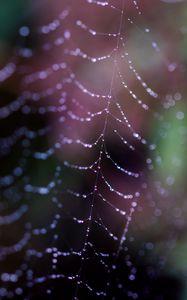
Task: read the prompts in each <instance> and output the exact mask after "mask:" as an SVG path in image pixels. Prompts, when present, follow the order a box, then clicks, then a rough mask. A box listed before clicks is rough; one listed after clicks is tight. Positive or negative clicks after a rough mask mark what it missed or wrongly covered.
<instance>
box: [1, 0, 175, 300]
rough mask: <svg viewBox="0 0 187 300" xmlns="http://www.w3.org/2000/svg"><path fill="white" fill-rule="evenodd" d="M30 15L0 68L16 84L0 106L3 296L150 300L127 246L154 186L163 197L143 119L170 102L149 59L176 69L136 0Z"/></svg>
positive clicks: (60, 4)
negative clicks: (154, 176) (155, 178)
mask: <svg viewBox="0 0 187 300" xmlns="http://www.w3.org/2000/svg"><path fill="white" fill-rule="evenodd" d="M151 5H154V4H151ZM34 11H35V12H36V11H37V14H38V15H39V17H38V20H37V21H36V22H35V24H34V26H27V25H24V26H22V27H21V28H20V29H19V46H17V47H16V49H14V53H13V55H12V58H11V59H9V61H8V62H7V64H6V65H5V66H3V67H2V68H1V70H0V81H1V83H2V84H4V85H5V86H6V82H7V81H8V82H9V81H10V80H12V82H14V83H15V82H16V80H18V83H16V84H17V91H16V92H13V91H9V93H8V95H7V94H6V95H5V96H6V99H8V103H7V100H6V103H4V104H1V108H0V119H1V124H2V130H1V131H2V133H1V141H0V142H1V169H2V170H1V174H2V175H1V178H0V186H1V204H0V209H1V216H0V225H1V246H0V265H1V267H0V279H1V287H0V299H7V298H8V299H9V298H13V299H19V298H20V299H25V300H26V299H48V298H50V299H97V298H98V299H99V298H100V299H127V298H128V299H147V298H146V296H142V292H141V287H140V286H138V284H136V283H135V282H136V281H138V280H139V279H138V276H143V275H142V274H143V271H142V270H141V271H140V273H138V272H139V271H138V265H139V262H137V261H136V259H134V257H135V256H136V254H134V253H135V252H136V249H135V248H134V249H133V241H134V240H135V239H136V238H138V231H140V230H141V229H140V228H141V226H140V223H141V217H138V214H137V212H139V213H140V212H141V210H142V209H144V208H145V209H146V204H147V206H148V203H150V202H151V201H152V202H151V203H153V200H152V199H153V194H154V192H155V194H157V195H159V197H160V198H162V197H163V198H165V197H169V187H168V189H164V188H163V187H162V186H161V185H159V184H158V182H157V183H156V184H155V186H151V187H150V183H151V182H152V185H154V184H153V181H151V179H150V178H151V176H152V175H151V174H152V170H154V162H153V160H152V158H153V152H154V153H155V154H154V155H155V157H156V158H157V161H158V160H159V159H160V156H159V153H158V149H157V141H154V139H153V138H152V137H151V130H150V128H149V126H148V124H149V122H150V121H151V120H154V122H155V123H157V122H158V123H159V122H162V120H163V118H164V117H163V115H162V113H161V111H162V109H163V107H164V108H167V109H168V108H169V106H170V103H171V101H170V100H171V99H170V98H168V96H167V97H165V96H166V95H165V92H164V91H163V94H162V95H161V94H160V92H157V90H159V89H158V86H157V85H158V81H154V76H157V77H158V76H159V74H158V70H157V69H156V64H157V63H158V64H160V65H162V66H163V70H165V71H164V72H168V73H170V72H172V71H174V70H175V68H176V65H175V64H174V63H172V62H170V61H169V60H168V59H167V58H165V57H163V54H162V51H160V47H161V46H162V45H159V44H158V42H157V40H156V38H154V34H153V33H152V31H151V27H149V24H147V23H148V22H146V21H145V19H144V14H143V12H142V9H141V1H131V0H129V1H125V0H119V1H112V0H111V1H102V0H101V1H97V0H87V1H86V0H76V1H70V0H68V1H64V0H63V1H54V2H53V1H52V3H49V1H45V2H44V1H43V2H41V3H40V2H38V4H36V5H35V6H34ZM49 12H50V13H49ZM145 24H146V25H145ZM132 31H133V32H134V37H133V39H132V38H131V35H130V33H131V32H132ZM30 36H31V37H32V38H31V40H32V43H31V46H30V44H29V43H27V38H28V37H30ZM25 41H26V42H25ZM34 41H35V42H34ZM34 43H36V47H35V45H34ZM144 49H147V52H146V53H148V54H149V57H145V55H144ZM138 53H139V54H138ZM146 63H147V64H148V65H149V64H151V67H152V64H155V72H154V73H153V74H151V76H150V75H147V74H146V68H145V71H143V68H142V65H146ZM16 76H17V77H16ZM15 77H16V78H17V79H14V78H15ZM175 98H176V99H177V100H178V99H179V98H180V94H179V92H178V91H175ZM177 100H176V101H177ZM168 181H170V183H171V181H172V178H171V177H169V178H168ZM150 199H151V200H150ZM157 215H159V212H158V211H157ZM136 216H137V219H138V218H139V219H140V221H137V224H136V225H132V228H131V224H133V223H136V222H134V220H135V221H136ZM147 218H148V220H147V222H148V223H149V214H148V215H147ZM133 228H134V230H133ZM146 247H147V249H151V248H152V244H151V243H148V244H146ZM138 251H139V252H138V253H139V257H140V258H141V257H142V253H143V252H142V251H143V250H141V251H140V249H138ZM138 274H140V275H138ZM152 299H153V298H152ZM159 299H160V298H159Z"/></svg>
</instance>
